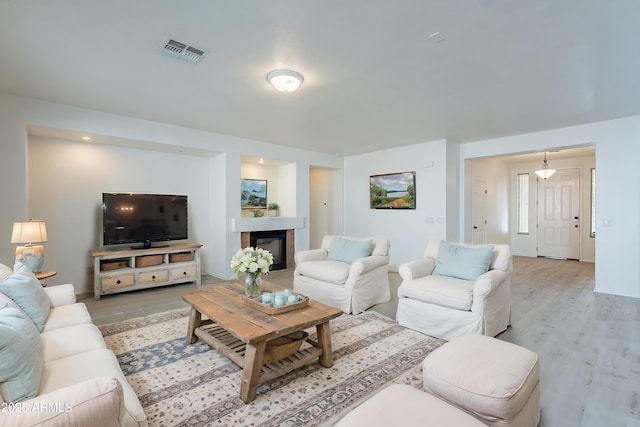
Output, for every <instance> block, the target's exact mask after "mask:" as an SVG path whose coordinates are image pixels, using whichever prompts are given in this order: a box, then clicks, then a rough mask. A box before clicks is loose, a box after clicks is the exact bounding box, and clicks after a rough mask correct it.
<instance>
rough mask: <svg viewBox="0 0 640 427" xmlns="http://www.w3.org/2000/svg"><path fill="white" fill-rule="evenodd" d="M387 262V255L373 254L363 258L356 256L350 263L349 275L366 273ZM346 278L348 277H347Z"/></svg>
mask: <svg viewBox="0 0 640 427" xmlns="http://www.w3.org/2000/svg"><path fill="white" fill-rule="evenodd" d="M385 264H389V255H374V256H368V257H365V258H358V259H357V260H355V261H353V262H352V263H351V268H350V269H349V277H352V276H355V277H357V276H359V275H361V274H366V273H368V272H370V271H371V270H373V269H375V268H378V267H382V266H383V265H385ZM347 280H348V279H347Z"/></svg>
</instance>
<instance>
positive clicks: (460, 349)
mask: <svg viewBox="0 0 640 427" xmlns="http://www.w3.org/2000/svg"><path fill="white" fill-rule="evenodd" d="M422 375H423V380H424V383H423V386H424V389H425V390H426V391H428V392H429V393H432V394H434V395H435V396H438V397H440V398H442V399H444V400H446V401H447V402H449V403H451V404H453V405H455V406H457V407H459V408H462V409H464V410H466V411H468V412H469V413H471V414H473V415H475V416H476V417H477V418H478V419H479V420H481V421H482V422H484V423H486V424H488V425H490V426H516V427H534V426H537V425H538V422H539V421H540V381H539V378H540V377H539V376H540V368H539V364H538V355H537V354H536V353H534V352H532V351H531V350H528V349H526V348H523V347H520V346H517V345H515V344H511V343H508V342H505V341H501V340H499V339H496V338H491V337H488V336H485V335H465V336H461V337H458V338H455V339H453V340H451V341H449V342H448V343H446V344H444V345H442V346H441V347H439V348H437V349H435V350H434V351H432V352H431V353H430V354H429V355H428V356H427V357H426V358H425V360H424V362H422Z"/></svg>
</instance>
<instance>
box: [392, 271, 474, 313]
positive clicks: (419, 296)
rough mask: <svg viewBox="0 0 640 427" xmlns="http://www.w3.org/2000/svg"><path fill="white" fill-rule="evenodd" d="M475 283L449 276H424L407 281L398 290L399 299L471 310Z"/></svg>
mask: <svg viewBox="0 0 640 427" xmlns="http://www.w3.org/2000/svg"><path fill="white" fill-rule="evenodd" d="M473 286H474V282H473V281H470V280H462V279H457V278H454V277H448V276H423V277H420V278H418V279H415V280H406V281H404V282H402V284H401V285H400V287H399V288H398V298H411V299H414V300H417V301H422V302H425V303H430V304H436V305H439V306H442V307H449V308H454V309H457V310H465V311H469V310H471V304H472V303H473Z"/></svg>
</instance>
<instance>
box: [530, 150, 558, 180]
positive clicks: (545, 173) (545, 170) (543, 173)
mask: <svg viewBox="0 0 640 427" xmlns="http://www.w3.org/2000/svg"><path fill="white" fill-rule="evenodd" d="M554 173H556V170H555V169H549V163H547V152H546V151H545V152H544V161H543V162H542V169H538V170H537V171H535V174H536V175H538V176H539V177H540V178H542V179H548V178H550V177H551V175H553V174H554Z"/></svg>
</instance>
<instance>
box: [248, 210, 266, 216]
mask: <svg viewBox="0 0 640 427" xmlns="http://www.w3.org/2000/svg"><path fill="white" fill-rule="evenodd" d="M251 213H252V214H253V217H254V218H261V217H263V216H264V211H263V210H262V209H254V210H253V211H251Z"/></svg>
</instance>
